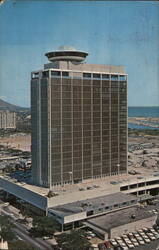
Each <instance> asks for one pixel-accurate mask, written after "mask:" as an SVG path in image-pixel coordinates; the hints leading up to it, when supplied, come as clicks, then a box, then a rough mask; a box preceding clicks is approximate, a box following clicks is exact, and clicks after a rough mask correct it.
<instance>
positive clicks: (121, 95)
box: [31, 50, 127, 187]
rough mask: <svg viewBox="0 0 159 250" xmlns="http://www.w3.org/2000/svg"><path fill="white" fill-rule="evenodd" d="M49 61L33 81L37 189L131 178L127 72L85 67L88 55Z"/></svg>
mask: <svg viewBox="0 0 159 250" xmlns="http://www.w3.org/2000/svg"><path fill="white" fill-rule="evenodd" d="M80 53H83V54H80ZM46 55H47V57H48V58H49V60H50V61H51V63H48V64H46V65H44V70H40V71H36V72H32V79H31V114H32V177H33V183H34V184H36V185H43V186H46V187H52V186H54V185H64V184H66V183H78V182H82V181H84V180H86V179H90V178H91V179H94V178H104V177H105V176H108V175H116V174H122V173H126V172H127V75H126V74H125V72H124V68H123V67H122V66H106V65H97V64H86V63H83V62H82V60H84V57H86V56H87V53H84V52H78V51H69V50H68V51H66V50H65V51H62V52H61V51H59V52H57V53H56V52H50V53H47V54H46ZM80 57H83V58H80Z"/></svg>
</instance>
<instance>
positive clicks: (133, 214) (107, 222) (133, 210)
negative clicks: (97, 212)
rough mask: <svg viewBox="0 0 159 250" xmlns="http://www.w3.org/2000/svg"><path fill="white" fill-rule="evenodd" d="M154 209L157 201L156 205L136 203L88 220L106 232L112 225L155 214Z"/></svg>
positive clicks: (158, 204)
mask: <svg viewBox="0 0 159 250" xmlns="http://www.w3.org/2000/svg"><path fill="white" fill-rule="evenodd" d="M156 209H157V210H158V209H159V202H158V203H157V205H149V206H146V207H140V206H138V205H137V206H135V207H130V208H125V209H122V210H120V211H116V212H113V213H109V214H106V215H101V216H98V217H96V218H92V219H89V220H88V222H90V223H91V224H93V225H95V226H97V227H99V228H100V229H102V230H104V231H106V232H108V231H109V230H110V229H112V228H114V227H118V226H121V225H125V224H128V223H131V222H135V221H138V220H142V219H145V218H149V217H152V216H157V210H156Z"/></svg>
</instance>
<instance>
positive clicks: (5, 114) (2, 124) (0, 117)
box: [0, 110, 16, 129]
mask: <svg viewBox="0 0 159 250" xmlns="http://www.w3.org/2000/svg"><path fill="white" fill-rule="evenodd" d="M15 128H16V113H15V112H10V111H9V110H1V111H0V129H15Z"/></svg>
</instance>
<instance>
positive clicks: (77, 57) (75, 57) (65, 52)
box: [45, 46, 88, 62]
mask: <svg viewBox="0 0 159 250" xmlns="http://www.w3.org/2000/svg"><path fill="white" fill-rule="evenodd" d="M45 56H47V58H48V60H49V61H51V62H55V61H73V62H82V61H84V60H85V58H86V56H88V53H86V52H83V51H78V50H76V49H75V48H73V47H69V46H61V47H59V48H58V50H56V51H52V52H48V53H46V54H45Z"/></svg>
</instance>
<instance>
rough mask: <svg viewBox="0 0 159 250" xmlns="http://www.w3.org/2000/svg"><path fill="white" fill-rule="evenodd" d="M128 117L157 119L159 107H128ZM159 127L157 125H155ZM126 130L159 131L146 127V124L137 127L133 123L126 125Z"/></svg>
mask: <svg viewBox="0 0 159 250" xmlns="http://www.w3.org/2000/svg"><path fill="white" fill-rule="evenodd" d="M128 116H129V117H152V118H156V117H159V107H128ZM157 125H158V126H159V124H157ZM128 128H132V129H133V128H134V129H159V128H154V127H151V126H146V124H145V125H144V126H143V125H138V124H133V123H128Z"/></svg>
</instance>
